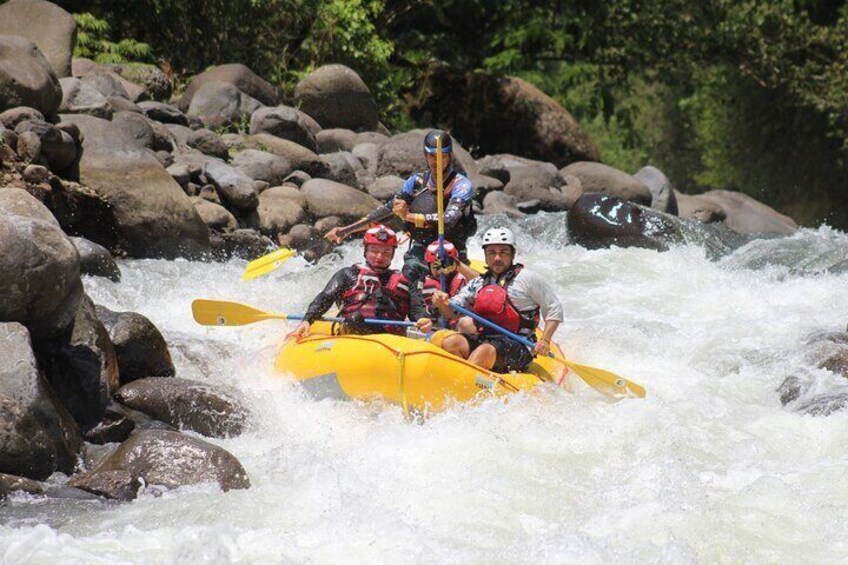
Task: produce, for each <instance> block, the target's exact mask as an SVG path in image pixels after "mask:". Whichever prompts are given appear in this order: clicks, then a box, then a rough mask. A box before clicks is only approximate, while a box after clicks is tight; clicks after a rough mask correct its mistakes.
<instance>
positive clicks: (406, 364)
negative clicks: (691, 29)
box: [275, 322, 568, 414]
mask: <svg viewBox="0 0 848 565" xmlns="http://www.w3.org/2000/svg"><path fill="white" fill-rule="evenodd" d="M331 330H332V326H331V324H330V323H328V322H316V323H314V324H312V326H311V333H310V335H309V337H307V338H304V339H302V340H300V341H297V340H296V339H294V338H289V339H287V340H286V341H285V343H284V344H283V346H282V348H281V350H280V352H279V354H278V355H277V360H276V364H275V366H276V370H277V371H279V372H281V373H288V374H291V375H293V376H294V377H295V378H296V379H297V380H299V381H300V382H301V383H302V384H303V386H304V388H306V390H307V391H309V393H310V394H311V395H312V396H314V397H316V398H336V399H357V400H373V399H383V400H385V401H388V402H390V403H392V404H398V405H400V406H402V407H403V409H404V412H405V413H407V414H408V413H409V412H417V413H426V412H437V411H439V410H442V409H443V408H444V407H445V406H446V405H447V404H448V403H450V402H468V401H471V400H474V399H476V398H479V397H480V396H481V395H492V394H494V395H504V394H510V393H515V392H518V391H521V390H529V389H531V388H533V387H534V386H536V385H537V384H539V383H540V382H546V381H554V382H557V383H559V382H562V379H563V377H564V376H565V373H566V372H567V371H568V368H566V367H565V366H563V365H562V364H561V363H557V362H556V361H554V360H553V359H550V358H544V357H540V358H536V360H535V361H534V362H533V363H532V364H531V365H530V367H529V368H528V372H527V373H507V374H499V373H493V372H491V371H488V370H485V369H483V368H481V367H478V366H476V365H472V364H471V363H469V362H468V361H465V360H464V359H461V358H459V357H456V356H455V355H451V354H450V353H447V352H446V351H444V350H443V349H441V348H440V347H436V346H435V345H433V344H431V343H429V342H428V341H425V340H423V339H411V338H407V337H403V336H398V335H392V334H376V335H332V331H331ZM552 349H553V350H554V352H555V353H556V354H557V355H559V356H562V351H560V349H559V347H557V346H556V345H554V346H553V347H552Z"/></svg>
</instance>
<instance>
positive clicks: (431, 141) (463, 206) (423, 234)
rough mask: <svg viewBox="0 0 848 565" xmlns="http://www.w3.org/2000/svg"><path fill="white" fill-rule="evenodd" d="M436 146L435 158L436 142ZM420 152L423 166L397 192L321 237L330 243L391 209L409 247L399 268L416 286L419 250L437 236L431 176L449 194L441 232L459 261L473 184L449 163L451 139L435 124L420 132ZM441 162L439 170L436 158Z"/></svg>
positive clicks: (472, 222)
mask: <svg viewBox="0 0 848 565" xmlns="http://www.w3.org/2000/svg"><path fill="white" fill-rule="evenodd" d="M440 146H441V153H442V154H441V158H440V159H438V158H437V157H438V156H437V153H438V148H439V147H440ZM424 157H425V159H426V160H427V167H428V170H427V171H426V172H422V173H415V174H413V175H412V176H410V177H409V178H408V179H406V182H405V183H404V185H403V188H401V190H400V192H399V193H398V194H396V195H395V196H394V197H393V198H392V199H390V200H388V201H386V203H385V204H383V205H382V206H380V207H379V208H377V209H376V210H374V211H373V212H371V213H370V214H368V215H367V216H366V217H365V218H363V219H361V220H359V221H357V222H354V223H353V224H350V225H347V226H342V227H337V228H333V229H331V230H330V231H328V232H327V233H326V235H325V236H324V237H326V238H327V239H329V240H330V241H333V242H335V243H341V241H342V240H343V239H344V238H346V237H347V236H349V235H351V234H353V233H356V232H359V231H362V230H364V229H367V228H368V226H369V225H371V224H372V223H373V222H379V221H383V220H385V219H386V218H388V217H389V216H391V215H392V214H394V215H396V216H397V217H399V218H400V219H401V220H403V222H404V223H405V226H406V230H407V231H408V232H409V234H410V245H409V250H408V251H407V252H406V253H405V254H404V256H403V261H404V265H403V274H404V275H405V276H406V278H407V279H408V280H409V281H410V282H411V283H412V284H413V285H414V288H415V290H416V291H417V290H418V288H417V287H418V284H417V283H418V282H420V281H421V280H422V279H423V278H424V277H425V276H426V275H427V273H428V272H429V269H428V267H427V264H426V261H425V259H424V255H425V253H426V249H427V246H428V245H429V244H430V242H432V241H433V240H434V239H437V237H438V235H439V233H438V225H439V214H438V209H437V190H438V186H437V184H438V183H437V178H438V177H439V176H443V177H444V179H443V183H444V194H445V197H447V198H448V199H449V200H448V202H447V206H445V210H444V227H445V234H444V237H445V238H446V239H448V240H450V241H451V242H453V245H454V246H456V249H457V252H458V257H459V260H460V261H463V262H467V261H468V256H467V252H466V248H465V242H466V240H467V239H468V238H469V237H471V236H472V235H474V233H475V232H476V231H477V220H476V219H475V218H474V211H473V209H472V201H473V199H474V185H473V184H472V182H471V181H470V180H469V179H468V177H466V176H465V175H463V174H461V173H459V172H457V171H456V170H454V168H453V141H452V140H451V137H450V135H448V134H447V133H445V132H443V131H440V130H433V131H431V132H429V133H428V134H427V135H426V137H425V138H424ZM439 160H441V162H442V171H441V172H442V175H439V171H438V165H437V163H438V161H439Z"/></svg>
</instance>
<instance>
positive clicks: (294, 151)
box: [245, 133, 329, 178]
mask: <svg viewBox="0 0 848 565" xmlns="http://www.w3.org/2000/svg"><path fill="white" fill-rule="evenodd" d="M245 147H246V148H248V149H259V150H260V151H266V152H268V153H273V154H274V155H279V156H280V157H285V158H286V159H287V160H288V162H289V163H291V166H292V168H293V169H298V170H301V171H304V172H306V173H307V174H309V175H310V176H312V177H319V178H320V177H323V176H324V175H326V174H327V173H328V172H329V171H328V168H327V164H326V163H324V161H322V160H321V158H320V157H319V156H318V154H317V153H315V152H314V151H310V150H309V149H307V148H306V147H303V146H302V145H298V144H297V143H295V142H293V141H289V140H288V139H281V138H279V137H275V136H273V135H269V134H267V133H259V134H256V135H251V136H250V137H248V138H247V139H246V140H245Z"/></svg>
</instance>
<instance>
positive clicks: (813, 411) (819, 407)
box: [797, 393, 848, 416]
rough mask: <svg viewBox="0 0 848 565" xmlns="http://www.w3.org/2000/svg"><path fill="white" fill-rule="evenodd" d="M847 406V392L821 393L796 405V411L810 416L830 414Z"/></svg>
mask: <svg viewBox="0 0 848 565" xmlns="http://www.w3.org/2000/svg"><path fill="white" fill-rule="evenodd" d="M846 406H848V394H847V393H835V394H823V395H820V396H816V397H814V398H811V399H809V400H807V401H805V402H803V403H801V404H799V405H798V408H797V410H798V412H800V413H802V414H809V415H810V416H830V415H831V414H833V413H834V412H838V411H840V410H842V409H843V408H845V407H846Z"/></svg>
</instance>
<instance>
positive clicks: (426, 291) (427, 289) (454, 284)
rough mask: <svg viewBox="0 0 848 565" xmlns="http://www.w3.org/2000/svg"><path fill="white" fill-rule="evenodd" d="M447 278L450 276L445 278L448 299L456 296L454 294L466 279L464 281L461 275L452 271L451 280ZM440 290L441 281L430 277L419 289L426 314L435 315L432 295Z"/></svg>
mask: <svg viewBox="0 0 848 565" xmlns="http://www.w3.org/2000/svg"><path fill="white" fill-rule="evenodd" d="M448 277H451V275H448V276H447V277H445V283H446V284H447V286H448V289H447V293H448V296H450V297H453V296H456V293H457V292H459V291H460V290H461V289H462V287H464V286H465V285H466V284H467V283H468V279H466V278H465V277H464V276H463V275H462V273H460V272H458V271H454V273H453V276H452V278H448ZM441 288H442V286H441V281H440V280H439V279H437V278H435V277H432V276H430V275H428V276H427V277H426V278H425V279H424V287H423V288H422V289H421V294H422V295H423V297H424V306H425V307H426V308H427V313H429V314H430V315H435V314H436V312H435V310H434V309H433V293H434V292H436V291H437V290H441Z"/></svg>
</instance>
